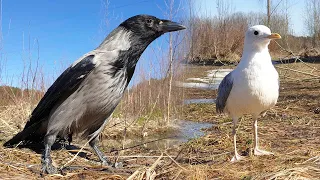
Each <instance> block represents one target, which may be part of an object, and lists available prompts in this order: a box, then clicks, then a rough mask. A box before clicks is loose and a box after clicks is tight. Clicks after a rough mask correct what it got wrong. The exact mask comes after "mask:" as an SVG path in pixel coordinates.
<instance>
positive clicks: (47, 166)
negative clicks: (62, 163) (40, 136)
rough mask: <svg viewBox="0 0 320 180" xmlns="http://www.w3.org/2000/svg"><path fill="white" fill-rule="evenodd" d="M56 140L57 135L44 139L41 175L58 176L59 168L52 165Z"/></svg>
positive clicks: (49, 135)
mask: <svg viewBox="0 0 320 180" xmlns="http://www.w3.org/2000/svg"><path fill="white" fill-rule="evenodd" d="M55 140H56V134H47V135H46V136H45V137H44V150H43V153H42V156H41V164H42V168H41V173H48V174H56V173H57V168H56V167H54V166H53V165H52V159H51V156H50V153H51V146H52V145H53V143H54V142H55Z"/></svg>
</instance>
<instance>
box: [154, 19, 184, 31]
mask: <svg viewBox="0 0 320 180" xmlns="http://www.w3.org/2000/svg"><path fill="white" fill-rule="evenodd" d="M159 25H160V27H161V30H162V31H163V32H165V33H166V32H172V31H180V30H183V29H186V27H185V26H183V25H182V24H179V23H176V22H172V21H169V20H161V21H160V23H159Z"/></svg>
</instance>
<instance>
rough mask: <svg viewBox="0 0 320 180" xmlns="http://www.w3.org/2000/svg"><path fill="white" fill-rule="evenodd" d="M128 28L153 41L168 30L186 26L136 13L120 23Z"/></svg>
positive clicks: (145, 39) (142, 37)
mask: <svg viewBox="0 0 320 180" xmlns="http://www.w3.org/2000/svg"><path fill="white" fill-rule="evenodd" d="M120 26H121V27H124V28H125V29H126V30H129V31H131V32H133V34H134V35H136V36H138V37H139V38H141V39H143V40H144V41H153V40H155V39H156V38H158V37H159V36H161V35H162V34H164V33H167V32H173V31H179V30H183V29H185V28H186V27H185V26H183V25H181V24H179V23H176V22H172V21H169V20H165V19H159V18H157V17H154V16H150V15H136V16H133V17H131V18H129V19H127V20H126V21H124V22H123V23H121V24H120Z"/></svg>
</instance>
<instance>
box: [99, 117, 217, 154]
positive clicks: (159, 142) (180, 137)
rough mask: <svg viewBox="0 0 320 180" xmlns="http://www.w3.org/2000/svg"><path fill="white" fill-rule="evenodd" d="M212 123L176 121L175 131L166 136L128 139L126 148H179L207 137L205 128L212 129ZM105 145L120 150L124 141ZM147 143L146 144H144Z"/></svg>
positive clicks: (106, 142)
mask: <svg viewBox="0 0 320 180" xmlns="http://www.w3.org/2000/svg"><path fill="white" fill-rule="evenodd" d="M211 126H213V124H211V123H202V122H194V121H187V120H176V121H175V122H174V130H173V131H171V132H170V133H166V134H165V135H161V134H157V133H155V134H149V135H148V136H147V137H144V138H141V137H135V138H131V139H130V138H127V139H126V143H125V144H126V145H125V147H133V146H136V145H139V144H140V145H141V146H140V147H144V148H146V149H150V150H158V149H166V148H173V147H177V146H179V145H180V144H182V143H185V142H187V141H188V140H190V139H193V138H198V137H201V136H204V135H205V132H203V131H202V129H203V128H210V127H211ZM104 143H105V144H109V145H110V144H111V146H112V147H114V148H116V149H120V148H121V147H122V140H106V141H104ZM143 143H145V144H143Z"/></svg>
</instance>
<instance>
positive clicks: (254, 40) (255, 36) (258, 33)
mask: <svg viewBox="0 0 320 180" xmlns="http://www.w3.org/2000/svg"><path fill="white" fill-rule="evenodd" d="M272 39H281V36H280V35H279V34H277V33H271V31H270V29H269V28H268V27H267V26H264V25H255V26H252V27H250V28H249V29H248V30H247V32H246V36H245V46H252V47H251V48H254V49H265V48H266V47H267V46H268V45H269V43H270V40H272Z"/></svg>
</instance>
